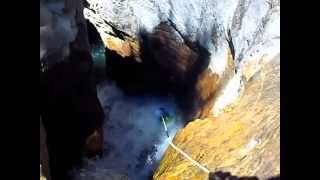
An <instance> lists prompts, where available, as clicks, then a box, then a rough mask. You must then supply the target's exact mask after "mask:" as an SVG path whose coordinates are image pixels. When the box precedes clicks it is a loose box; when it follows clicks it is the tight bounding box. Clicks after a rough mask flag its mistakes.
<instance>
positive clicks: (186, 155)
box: [161, 116, 210, 174]
mask: <svg viewBox="0 0 320 180" xmlns="http://www.w3.org/2000/svg"><path fill="white" fill-rule="evenodd" d="M161 118H162V122H163V126H164V129H165V131H166V133H167V136H168V139H169V133H168V129H167V125H166V122H165V121H164V119H163V117H162V116H161ZM169 145H170V146H171V147H172V148H173V149H175V150H176V151H178V152H179V153H180V154H182V155H183V156H184V157H185V158H187V159H188V160H189V161H191V162H192V164H194V165H196V166H197V167H198V168H200V169H201V170H202V171H204V172H206V173H207V174H209V173H210V171H209V170H208V169H207V168H206V167H204V166H202V165H201V164H200V163H198V162H197V161H195V160H193V159H192V158H191V157H190V156H189V155H188V154H187V153H185V152H183V151H182V150H181V149H180V148H178V147H177V146H176V145H174V144H173V143H172V142H171V141H170V139H169Z"/></svg>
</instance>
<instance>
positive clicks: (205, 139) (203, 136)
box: [154, 57, 280, 179]
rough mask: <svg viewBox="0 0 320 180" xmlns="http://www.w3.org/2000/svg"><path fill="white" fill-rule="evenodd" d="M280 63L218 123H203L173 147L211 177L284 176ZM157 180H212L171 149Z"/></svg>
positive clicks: (187, 130) (265, 69) (188, 128)
mask: <svg viewBox="0 0 320 180" xmlns="http://www.w3.org/2000/svg"><path fill="white" fill-rule="evenodd" d="M279 63H280V59H279V57H277V58H275V59H273V60H272V61H270V62H269V63H268V64H267V65H265V67H263V68H262V69H261V70H260V71H259V72H257V73H255V74H254V76H253V77H252V79H251V80H250V81H249V82H248V84H247V85H246V87H245V91H244V94H243V96H242V97H241V98H240V99H239V100H238V102H237V103H236V104H235V105H234V106H233V107H230V109H229V110H228V112H225V113H224V114H222V115H221V116H219V117H217V118H205V119H198V120H195V121H193V122H191V123H189V124H188V125H187V126H186V127H185V128H184V129H182V130H181V131H180V132H178V133H177V135H176V137H175V138H174V141H173V143H174V144H176V145H177V146H178V147H180V148H181V149H182V150H184V151H185V152H186V153H188V154H189V155H190V156H191V157H192V158H193V159H195V160H196V161H198V162H199V163H201V164H202V165H204V166H206V167H207V168H208V169H209V170H210V171H212V172H215V171H226V172H231V173H232V174H234V175H236V176H257V177H258V178H261V179H267V178H269V177H270V176H275V175H278V174H279V173H280V64H279ZM154 179H208V174H206V173H204V172H203V171H201V170H200V169H199V168H198V167H196V166H194V165H193V164H192V163H191V162H190V161H189V160H187V159H185V158H184V157H183V156H181V154H179V153H177V151H175V150H174V149H172V148H171V147H170V148H169V149H168V150H167V152H166V153H165V155H164V157H163V159H162V161H161V164H160V166H159V168H158V169H157V171H156V173H155V174H154Z"/></svg>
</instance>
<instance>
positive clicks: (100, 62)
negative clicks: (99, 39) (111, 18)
mask: <svg viewBox="0 0 320 180" xmlns="http://www.w3.org/2000/svg"><path fill="white" fill-rule="evenodd" d="M91 56H92V58H93V63H94V64H93V66H94V70H95V72H96V73H97V74H99V75H105V71H106V55H105V48H104V45H103V44H102V43H101V44H97V45H92V46H91Z"/></svg>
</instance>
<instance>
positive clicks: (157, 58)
mask: <svg viewBox="0 0 320 180" xmlns="http://www.w3.org/2000/svg"><path fill="white" fill-rule="evenodd" d="M177 36H178V34H177V32H176V29H175V28H174V27H173V26H172V24H170V23H167V22H163V23H160V24H159V25H158V26H157V27H156V28H155V29H154V30H153V32H151V33H149V32H146V31H143V30H141V31H140V33H139V45H140V58H141V59H142V62H141V63H140V62H137V61H135V59H134V58H133V57H125V58H122V57H121V56H120V55H118V54H117V53H116V52H114V51H111V50H108V49H106V56H107V57H108V61H107V65H106V67H107V69H106V71H107V74H108V77H109V78H111V79H114V80H115V81H116V82H117V83H118V85H119V86H120V87H121V88H122V89H123V90H124V91H125V92H127V93H128V94H137V93H146V92H156V93H173V94H175V95H176V97H177V99H178V102H179V104H180V106H181V107H182V109H183V110H185V114H186V119H191V118H194V116H195V112H196V111H197V110H198V109H199V108H201V107H199V106H201V103H200V102H198V100H199V97H198V94H197V91H196V90H195V89H196V84H197V82H198V80H199V77H200V75H201V74H202V73H203V72H204V71H205V70H206V69H207V67H208V64H209V56H210V53H209V52H208V51H207V50H206V49H205V48H204V47H202V46H201V45H200V43H199V42H190V41H187V40H186V39H184V41H186V42H179V41H178V40H177V39H179V37H177Z"/></svg>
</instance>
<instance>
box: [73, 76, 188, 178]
mask: <svg viewBox="0 0 320 180" xmlns="http://www.w3.org/2000/svg"><path fill="white" fill-rule="evenodd" d="M97 89H98V97H99V99H100V102H101V104H102V105H103V107H104V109H105V110H107V106H106V105H108V106H110V107H111V110H110V113H109V120H107V121H105V125H104V138H105V141H104V146H105V150H104V155H103V157H102V158H97V159H95V160H86V163H85V165H84V166H83V168H82V169H78V170H76V171H75V172H74V179H75V180H89V179H90V180H100V179H104V180H106V179H108V180H109V179H116V178H118V179H121V178H123V179H126V178H124V176H127V177H128V178H129V179H132V180H144V179H150V178H151V177H152V174H153V171H154V170H155V168H156V167H157V166H158V163H159V161H160V160H161V158H162V155H163V153H164V152H165V150H166V149H167V147H168V143H169V139H167V136H166V134H165V131H164V127H163V125H162V122H161V119H160V110H159V108H161V107H162V108H165V109H166V110H167V111H168V112H169V114H170V116H172V117H174V118H173V119H172V120H171V121H168V124H167V125H168V129H169V133H170V138H171V139H172V138H173V137H174V135H175V133H176V132H177V131H178V130H179V129H180V128H182V123H181V122H182V117H181V114H180V113H179V110H178V108H177V106H176V104H175V101H174V98H173V97H168V96H166V97H159V96H152V95H144V96H138V97H128V96H126V95H124V94H123V93H122V91H121V90H120V89H119V88H117V87H116V86H115V85H113V84H111V83H110V82H104V83H101V84H99V85H98V87H97Z"/></svg>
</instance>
